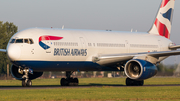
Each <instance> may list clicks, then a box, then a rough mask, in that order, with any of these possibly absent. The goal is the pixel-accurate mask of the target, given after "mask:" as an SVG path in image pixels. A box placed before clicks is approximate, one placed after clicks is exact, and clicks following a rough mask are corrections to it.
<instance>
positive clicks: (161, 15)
mask: <svg viewBox="0 0 180 101" xmlns="http://www.w3.org/2000/svg"><path fill="white" fill-rule="evenodd" d="M174 2H175V0H162V3H161V6H160V8H159V11H158V13H157V16H156V20H155V22H154V24H153V26H152V28H151V29H150V31H149V34H157V35H161V36H164V37H166V38H168V39H169V38H170V32H171V25H172V16H173V11H174Z"/></svg>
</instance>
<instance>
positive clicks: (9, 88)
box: [0, 84, 180, 90]
mask: <svg viewBox="0 0 180 101" xmlns="http://www.w3.org/2000/svg"><path fill="white" fill-rule="evenodd" d="M166 86H180V84H167V85H144V86H126V85H79V86H60V85H53V86H51V85H38V86H32V87H21V86H0V90H15V89H61V88H77V89H78V88H91V87H98V88H102V87H166Z"/></svg>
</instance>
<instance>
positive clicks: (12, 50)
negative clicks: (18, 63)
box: [7, 45, 21, 61]
mask: <svg viewBox="0 0 180 101" xmlns="http://www.w3.org/2000/svg"><path fill="white" fill-rule="evenodd" d="M7 54H8V57H9V59H10V60H11V61H15V60H16V59H19V57H20V55H21V49H20V47H19V46H18V45H9V47H8V49H7Z"/></svg>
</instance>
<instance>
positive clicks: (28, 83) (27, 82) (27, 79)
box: [18, 68, 32, 87]
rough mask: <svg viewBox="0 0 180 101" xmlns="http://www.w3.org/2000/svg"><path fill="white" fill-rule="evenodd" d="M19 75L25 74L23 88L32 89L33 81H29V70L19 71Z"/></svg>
mask: <svg viewBox="0 0 180 101" xmlns="http://www.w3.org/2000/svg"><path fill="white" fill-rule="evenodd" d="M18 72H19V73H21V74H23V73H24V75H23V77H22V78H23V80H22V86H23V87H31V86H32V81H31V80H29V76H28V73H29V68H25V69H21V68H20V69H19V70H18Z"/></svg>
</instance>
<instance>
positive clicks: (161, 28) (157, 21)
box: [154, 19, 170, 39]
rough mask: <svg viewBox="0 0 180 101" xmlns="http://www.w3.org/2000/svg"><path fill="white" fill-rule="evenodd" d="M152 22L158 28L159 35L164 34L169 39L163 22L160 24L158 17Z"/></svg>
mask: <svg viewBox="0 0 180 101" xmlns="http://www.w3.org/2000/svg"><path fill="white" fill-rule="evenodd" d="M154 24H155V25H156V27H157V30H158V32H159V35H161V36H165V37H166V38H168V39H169V36H170V33H169V31H168V29H167V27H166V26H165V25H164V24H162V23H161V22H160V21H159V20H158V19H156V21H155V23H154Z"/></svg>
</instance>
